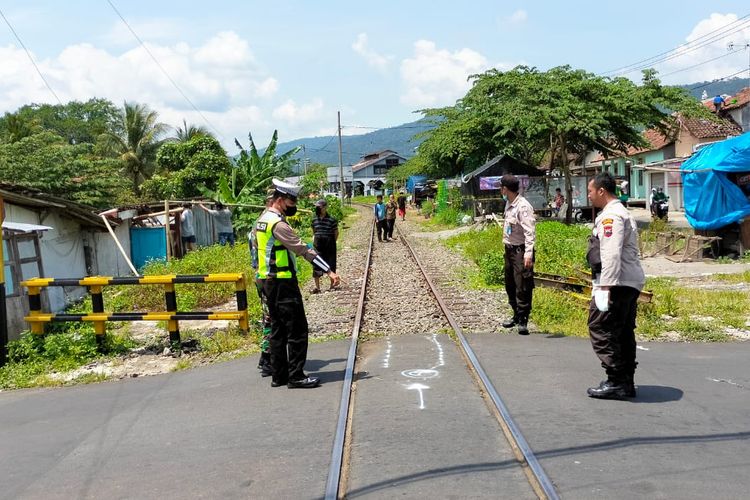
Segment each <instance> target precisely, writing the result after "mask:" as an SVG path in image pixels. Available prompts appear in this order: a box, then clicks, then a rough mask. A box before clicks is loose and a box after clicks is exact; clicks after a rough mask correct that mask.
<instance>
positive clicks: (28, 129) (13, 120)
mask: <svg viewBox="0 0 750 500" xmlns="http://www.w3.org/2000/svg"><path fill="white" fill-rule="evenodd" d="M1 121H3V122H4V123H3V125H4V127H3V128H5V132H6V137H7V140H8V142H16V141H20V140H21V139H23V138H24V137H29V136H31V135H34V134H36V133H38V132H41V130H42V127H41V126H39V123H38V122H37V121H36V120H30V119H28V118H25V117H23V116H21V115H19V114H18V113H5V116H4V117H3V118H2V120H1Z"/></svg>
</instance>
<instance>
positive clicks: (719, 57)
mask: <svg viewBox="0 0 750 500" xmlns="http://www.w3.org/2000/svg"><path fill="white" fill-rule="evenodd" d="M744 50H745V47H742V48H741V49H736V50H733V51H731V52H727V53H726V54H723V55H720V56H717V57H714V58H713V59H709V60H707V61H703V62H699V63H698V64H693V65H692V66H688V67H687V68H682V69H678V70H677V71H672V72H670V73H665V74H663V75H659V77H660V78H664V77H665V76H670V75H674V74H675V73H682V72H683V71H687V70H689V69H693V68H696V67H698V66H702V65H704V64H708V63H710V62H713V61H716V60H718V59H721V58H722V57H727V56H731V55H732V54H736V53H737V52H743V51H744Z"/></svg>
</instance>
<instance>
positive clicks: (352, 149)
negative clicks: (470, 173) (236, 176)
mask: <svg viewBox="0 0 750 500" xmlns="http://www.w3.org/2000/svg"><path fill="white" fill-rule="evenodd" d="M748 85H750V84H749V82H748V79H747V78H732V79H730V80H723V81H714V82H696V83H691V84H686V85H679V87H681V88H683V89H685V90H687V91H688V93H689V94H690V95H692V96H693V97H695V98H696V99H700V98H701V96H702V94H703V91H704V90H705V91H706V94H707V95H708V96H709V97H713V96H715V95H717V94H728V95H734V94H736V93H737V92H738V91H739V90H741V89H743V88H745V87H747V86H748ZM434 126H435V125H434V124H433V123H431V122H429V121H427V120H424V119H422V120H417V121H414V122H410V123H404V124H402V125H397V126H395V127H389V128H383V129H378V130H374V131H372V132H368V133H366V134H362V135H344V136H342V137H341V143H342V147H341V150H342V159H343V163H344V165H352V164H354V163H357V162H358V161H359V160H360V159H361V158H362V157H363V156H364V155H366V154H369V153H374V152H376V151H383V150H384V149H390V150H392V151H395V152H396V153H398V154H399V155H401V156H403V157H404V158H407V159H408V158H411V157H413V156H414V155H415V154H416V149H417V147H418V146H419V145H420V144H421V143H422V141H423V140H424V138H423V137H419V134H420V133H421V132H425V131H427V130H430V129H432V128H434ZM415 136H416V137H415ZM297 146H300V147H304V149H303V150H301V151H300V152H299V153H298V154H297V155H296V156H295V158H296V159H297V160H298V161H299V166H298V169H297V173H303V172H304V168H305V164H308V165H310V164H314V163H322V164H324V165H334V166H335V165H338V164H339V144H338V137H337V136H325V137H305V138H302V139H295V140H293V141H288V142H284V143H280V144H278V146H277V148H276V149H277V151H279V152H281V153H283V152H284V151H289V150H290V149H292V148H295V147H297Z"/></svg>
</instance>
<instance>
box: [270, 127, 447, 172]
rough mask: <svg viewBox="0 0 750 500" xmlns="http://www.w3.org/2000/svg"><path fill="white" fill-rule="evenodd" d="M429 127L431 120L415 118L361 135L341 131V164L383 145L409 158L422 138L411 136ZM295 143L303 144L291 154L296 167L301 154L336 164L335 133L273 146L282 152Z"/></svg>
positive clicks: (383, 147) (315, 160) (380, 148)
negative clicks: (294, 153)
mask: <svg viewBox="0 0 750 500" xmlns="http://www.w3.org/2000/svg"><path fill="white" fill-rule="evenodd" d="M432 128H434V125H432V124H431V123H428V122H426V121H424V120H418V121H415V122H411V123H404V124H402V125H398V126H395V127H390V128H384V129H380V130H374V131H372V132H368V133H366V134H362V135H344V136H342V137H341V143H342V148H341V150H342V157H343V160H344V165H353V164H354V163H357V162H358V161H359V160H360V159H361V158H362V156H364V155H366V154H368V153H373V152H375V151H382V150H384V149H391V150H393V151H395V152H396V153H398V154H399V155H401V156H403V157H404V158H407V159H408V158H411V157H413V156H414V155H415V154H416V151H415V149H416V148H417V146H419V145H420V144H421V143H422V140H423V139H422V138H419V139H415V138H414V136H415V135H417V134H419V133H420V132H424V131H425V130H430V129H432ZM296 146H304V151H300V152H299V153H298V154H297V155H296V156H295V158H297V159H298V160H299V161H300V170H302V166H301V164H302V159H303V158H307V161H308V162H309V163H310V164H313V163H322V164H324V165H334V166H336V165H338V164H339V140H338V136H326V137H304V138H302V139H295V140H293V141H289V142H284V143H280V144H278V145H277V146H276V150H277V151H278V152H279V153H283V152H285V151H289V150H290V149H292V148H294V147H296Z"/></svg>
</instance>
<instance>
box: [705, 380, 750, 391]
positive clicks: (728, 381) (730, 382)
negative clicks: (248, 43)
mask: <svg viewBox="0 0 750 500" xmlns="http://www.w3.org/2000/svg"><path fill="white" fill-rule="evenodd" d="M706 380H710V381H711V382H719V383H721V382H724V383H725V384H729V385H733V386H735V387H739V388H740V389H747V387H745V386H744V385H742V384H738V383H737V382H732V381H731V380H727V379H724V378H711V377H706Z"/></svg>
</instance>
